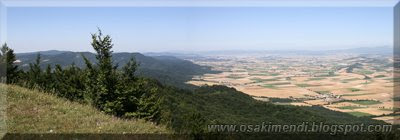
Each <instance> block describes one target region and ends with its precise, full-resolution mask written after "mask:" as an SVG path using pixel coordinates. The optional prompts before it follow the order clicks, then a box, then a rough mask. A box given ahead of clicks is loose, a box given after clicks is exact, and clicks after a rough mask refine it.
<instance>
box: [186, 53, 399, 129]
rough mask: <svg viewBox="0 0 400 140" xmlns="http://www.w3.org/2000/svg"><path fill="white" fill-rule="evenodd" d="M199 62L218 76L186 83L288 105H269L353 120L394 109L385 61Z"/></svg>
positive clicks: (347, 57) (284, 58)
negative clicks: (321, 109)
mask: <svg viewBox="0 0 400 140" xmlns="http://www.w3.org/2000/svg"><path fill="white" fill-rule="evenodd" d="M205 57H206V58H210V59H199V60H197V59H191V61H193V62H194V63H197V64H200V65H205V66H211V67H212V68H213V69H215V70H218V71H221V73H217V74H204V75H197V76H195V77H194V78H193V79H192V80H191V81H189V82H188V83H190V84H193V85H198V86H200V85H226V86H229V87H234V88H236V89H238V90H239V91H242V92H244V93H246V94H249V95H251V96H253V97H254V98H256V99H259V100H262V101H267V102H273V101H276V100H277V99H281V101H286V100H290V102H284V103H283V102H273V103H276V104H281V105H296V106H311V105H320V106H323V107H325V108H328V109H331V110H336V111H341V112H347V113H349V114H352V115H354V116H358V117H360V116H372V115H375V116H382V115H386V114H391V113H392V112H393V109H394V108H393V104H394V103H393V84H394V83H393V82H394V81H395V80H393V79H394V78H393V67H392V66H391V65H390V64H392V63H393V59H392V57H390V56H380V55H367V56H365V55H364V56H361V55H358V54H334V55H333V54H332V55H268V54H265V55H259V56H240V57H238V56H229V55H223V56H205ZM211 58H212V59H211ZM215 58H218V61H215V60H216V59H215ZM377 68H379V69H377ZM268 99H273V100H268ZM388 122H389V121H388Z"/></svg>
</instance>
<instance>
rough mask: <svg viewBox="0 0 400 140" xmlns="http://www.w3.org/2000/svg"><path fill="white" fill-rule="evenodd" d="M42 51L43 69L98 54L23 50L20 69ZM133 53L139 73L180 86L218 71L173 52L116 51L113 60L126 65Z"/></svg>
mask: <svg viewBox="0 0 400 140" xmlns="http://www.w3.org/2000/svg"><path fill="white" fill-rule="evenodd" d="M38 53H40V55H41V67H42V68H43V69H44V68H46V67H47V65H51V66H53V68H54V65H55V64H60V65H61V66H62V67H67V66H70V65H71V64H73V63H74V64H75V65H76V66H78V67H81V68H83V67H85V62H84V60H83V57H82V55H84V56H85V57H87V58H88V59H89V60H90V61H92V62H96V58H95V54H94V53H91V52H69V51H55V50H52V51H43V52H33V53H20V54H16V55H17V62H19V63H17V64H18V65H20V67H21V69H24V70H27V69H29V63H34V62H35V60H36V57H37V55H38ZM132 56H134V57H135V59H136V61H137V62H138V63H139V69H138V71H137V74H138V75H141V76H145V77H151V78H155V79H157V80H159V81H160V82H162V83H164V84H167V85H173V86H176V87H180V88H191V87H192V86H190V85H187V84H185V82H186V81H188V80H190V79H191V78H192V76H193V75H200V74H204V73H216V71H212V70H211V68H210V67H206V66H200V65H197V64H194V63H192V62H190V61H187V60H182V59H179V58H176V57H173V56H151V57H150V56H145V55H143V54H140V53H113V62H114V63H115V64H118V65H119V66H124V65H125V64H126V63H127V62H128V61H129V59H130V58H131V57H132Z"/></svg>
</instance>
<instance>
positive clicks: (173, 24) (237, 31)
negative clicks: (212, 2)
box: [7, 7, 393, 53]
mask: <svg viewBox="0 0 400 140" xmlns="http://www.w3.org/2000/svg"><path fill="white" fill-rule="evenodd" d="M7 14H8V15H7V16H8V17H7V18H8V20H7V24H8V37H7V38H8V44H9V45H10V46H11V47H12V48H14V49H15V51H16V52H17V53H19V52H32V51H43V50H54V49H56V50H71V51H92V48H91V46H90V33H95V32H96V31H97V27H100V28H101V29H102V30H103V33H104V34H109V35H111V37H112V38H113V41H114V44H115V46H114V51H117V52H121V51H124V52H162V51H175V50H184V51H204V50H246V49H250V50H283V49H298V50H300V49H304V50H327V49H345V48H356V47H379V46H392V42H393V8H390V7H380V8H371V7H370V8H361V7H358V8H351V7H347V8H315V7H314V8H300V7H287V8H279V7H265V8H261V7H259V8H255V7H248V8H240V7H231V8H229V7H214V8H201V7H198V8H190V7H186V8H185V7H164V8H157V7H154V8H149V7H142V8H141V7H131V8H128V7H124V8H122V7H118V8H93V7H92V8H83V7H80V8H41V7H35V8H25V7H19V8H8V13H7Z"/></svg>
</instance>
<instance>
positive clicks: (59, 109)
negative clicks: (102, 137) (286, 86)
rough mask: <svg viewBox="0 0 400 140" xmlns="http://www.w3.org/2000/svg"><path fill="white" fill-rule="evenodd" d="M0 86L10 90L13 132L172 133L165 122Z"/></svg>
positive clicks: (9, 118) (9, 116) (9, 119)
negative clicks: (131, 117)
mask: <svg viewBox="0 0 400 140" xmlns="http://www.w3.org/2000/svg"><path fill="white" fill-rule="evenodd" d="M0 87H1V88H0V91H1V93H7V101H8V102H7V120H6V122H7V127H8V128H7V129H8V132H11V133H105V132H106V133H135V134H144V133H153V134H158V133H170V131H169V130H168V129H167V128H166V127H164V126H157V125H155V124H153V123H151V122H147V121H144V120H141V119H139V120H124V119H120V118H116V117H113V116H110V115H106V114H104V113H102V112H100V111H98V110H97V109H95V108H93V107H92V106H90V105H84V104H79V103H76V102H70V101H68V100H65V99H62V98H58V97H55V96H53V95H51V94H48V93H42V92H38V91H35V90H29V89H26V88H22V87H18V86H10V85H3V84H2V85H0Z"/></svg>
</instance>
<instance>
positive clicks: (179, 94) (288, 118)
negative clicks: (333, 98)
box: [163, 86, 385, 132]
mask: <svg viewBox="0 0 400 140" xmlns="http://www.w3.org/2000/svg"><path fill="white" fill-rule="evenodd" d="M163 95H164V98H165V100H164V102H163V105H164V106H163V107H164V109H163V111H164V114H167V116H164V118H170V120H171V125H172V128H174V129H175V130H176V131H178V132H182V131H183V132H185V131H195V132H196V131H201V129H202V128H201V127H200V128H192V126H188V124H191V125H197V126H205V125H207V124H259V123H261V122H265V121H267V122H268V121H269V122H273V123H278V124H296V123H301V122H324V123H326V124H329V123H330V124H356V123H365V124H385V122H383V121H378V120H373V119H370V118H367V117H355V116H352V115H350V114H347V113H343V112H337V111H332V110H328V109H326V108H323V107H321V106H312V107H299V106H290V105H288V106H285V105H275V104H272V103H267V102H263V101H257V100H255V99H253V98H252V97H250V96H249V95H247V94H245V93H242V92H240V91H237V90H235V89H234V88H229V87H226V86H203V87H200V88H198V89H196V90H194V91H193V92H187V91H183V90H181V91H179V90H178V91H177V90H175V91H174V90H170V91H169V92H168V93H166V94H163ZM188 128H192V129H194V130H190V129H188Z"/></svg>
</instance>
